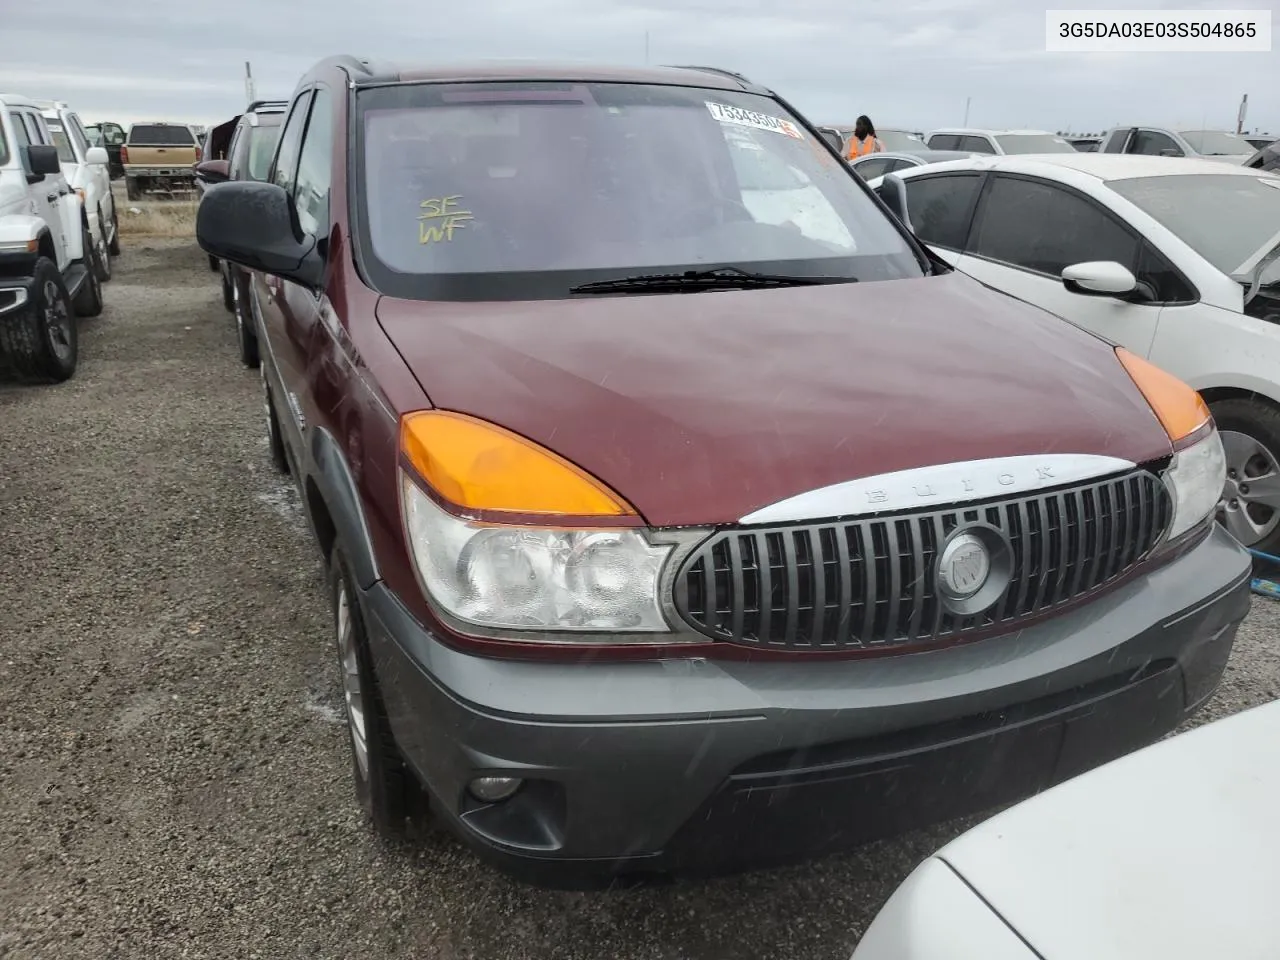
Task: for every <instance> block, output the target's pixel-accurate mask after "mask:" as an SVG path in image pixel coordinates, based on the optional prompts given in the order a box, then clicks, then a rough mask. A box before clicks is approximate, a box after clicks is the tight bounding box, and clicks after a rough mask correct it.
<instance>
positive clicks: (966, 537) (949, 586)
mask: <svg viewBox="0 0 1280 960" xmlns="http://www.w3.org/2000/svg"><path fill="white" fill-rule="evenodd" d="M990 574H991V553H990V551H988V550H987V547H986V544H984V543H983V542H982V540H980V539H979V538H978V537H976V536H974V535H973V534H972V533H961V534H959V535H957V536H955V537H953V538H952V540H951V542H950V543H948V544H947V545H946V547H945V548H944V549H943V551H942V556H940V557H939V558H938V590H939V591H940V592H941V593H942V594H943V595H944V596H946V597H947V598H949V599H951V600H967V599H968V598H969V597H972V596H973V595H974V594H975V593H977V592H978V591H979V590H981V589H982V588H983V586H984V585H985V584H986V582H987V577H988V576H990Z"/></svg>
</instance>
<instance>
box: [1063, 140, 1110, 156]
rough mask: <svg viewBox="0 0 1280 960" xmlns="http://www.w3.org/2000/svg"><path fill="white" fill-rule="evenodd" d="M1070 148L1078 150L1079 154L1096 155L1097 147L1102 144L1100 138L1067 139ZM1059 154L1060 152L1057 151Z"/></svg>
mask: <svg viewBox="0 0 1280 960" xmlns="http://www.w3.org/2000/svg"><path fill="white" fill-rule="evenodd" d="M1067 142H1068V143H1070V144H1071V146H1072V148H1073V149H1075V150H1079V151H1080V152H1081V153H1097V152H1098V147H1099V146H1100V145H1101V144H1102V138H1101V137H1069V138H1068V140H1067ZM1057 152H1058V153H1061V152H1062V151H1061V150H1059V151H1057Z"/></svg>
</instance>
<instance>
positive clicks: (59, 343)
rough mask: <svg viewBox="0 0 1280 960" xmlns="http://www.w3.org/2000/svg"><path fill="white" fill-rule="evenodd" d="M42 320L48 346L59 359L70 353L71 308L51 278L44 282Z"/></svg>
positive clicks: (65, 357)
mask: <svg viewBox="0 0 1280 960" xmlns="http://www.w3.org/2000/svg"><path fill="white" fill-rule="evenodd" d="M42 292H43V294H44V322H45V326H46V328H48V330H49V340H50V346H52V347H53V352H54V353H55V354H56V355H57V357H58V359H59V360H66V359H67V358H68V357H69V356H70V355H71V349H72V348H71V337H72V331H71V324H72V323H73V321H72V319H71V310H70V308H69V307H68V305H67V303H66V301H65V300H64V299H63V297H62V293H61V291H59V290H58V285H57V284H56V283H54V282H53V281H52V280H46V281H45V284H44V290H43V291H42Z"/></svg>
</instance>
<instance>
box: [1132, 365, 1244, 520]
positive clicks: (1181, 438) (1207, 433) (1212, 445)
mask: <svg viewBox="0 0 1280 960" xmlns="http://www.w3.org/2000/svg"><path fill="white" fill-rule="evenodd" d="M1116 359H1117V360H1119V361H1120V363H1121V365H1122V366H1123V367H1124V369H1125V370H1126V371H1127V372H1128V374H1129V376H1130V377H1131V378H1132V379H1133V382H1134V384H1135V385H1136V386H1137V388H1138V389H1139V390H1140V391H1142V395H1143V396H1144V397H1145V398H1146V400H1147V403H1148V404H1150V406H1151V412H1152V413H1153V414H1154V415H1155V417H1156V419H1157V420H1159V421H1160V425H1161V426H1163V427H1164V430H1165V433H1167V434H1168V436H1169V439H1170V440H1171V441H1172V442H1173V444H1174V446H1175V448H1176V447H1177V446H1178V445H1179V444H1187V445H1186V446H1184V447H1182V449H1180V450H1178V449H1175V451H1174V454H1173V460H1172V461H1171V462H1170V464H1169V468H1168V469H1167V470H1165V472H1164V482H1165V486H1167V487H1168V488H1169V493H1170V495H1171V496H1172V497H1173V520H1172V521H1171V522H1170V524H1169V534H1168V539H1169V540H1172V539H1174V538H1175V537H1178V536H1180V535H1181V534H1184V533H1186V532H1187V531H1188V530H1190V529H1191V528H1192V527H1194V526H1195V525H1196V524H1198V523H1199V522H1200V521H1201V520H1203V519H1204V518H1205V517H1207V516H1208V515H1209V513H1210V512H1212V510H1213V509H1214V508H1215V507H1216V506H1217V505H1218V500H1219V499H1221V497H1222V487H1223V485H1224V484H1225V483H1226V481H1227V458H1226V454H1225V453H1224V452H1223V449H1222V440H1221V438H1220V437H1219V436H1218V431H1217V429H1216V428H1215V427H1214V425H1213V417H1212V415H1211V414H1210V413H1209V407H1208V405H1207V404H1206V403H1205V402H1204V398H1203V397H1202V396H1200V394H1199V393H1197V392H1196V391H1195V390H1193V389H1191V387H1189V386H1187V384H1185V383H1183V382H1182V381H1181V380H1179V379H1178V378H1177V377H1175V376H1173V375H1172V374H1170V373H1167V372H1165V371H1164V370H1161V369H1160V368H1159V367H1157V366H1155V365H1154V364H1151V363H1149V362H1148V361H1146V360H1144V359H1142V357H1139V356H1138V355H1137V354H1134V353H1130V352H1129V351H1128V350H1126V349H1125V348H1124V347H1116ZM1196 436H1199V437H1200V439H1199V440H1196V441H1195V442H1189V441H1190V440H1191V438H1192V437H1196Z"/></svg>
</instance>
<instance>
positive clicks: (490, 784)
mask: <svg viewBox="0 0 1280 960" xmlns="http://www.w3.org/2000/svg"><path fill="white" fill-rule="evenodd" d="M523 785H524V781H523V780H521V779H520V778H519V777H476V778H475V779H474V780H472V781H471V782H470V783H469V784H467V789H468V790H469V791H471V795H472V796H473V797H475V798H476V799H477V800H479V801H480V802H481V803H501V802H502V801H503V800H508V799H510V798H511V797H513V796H515V792H516V791H517V790H519V789H520V787H521V786H523Z"/></svg>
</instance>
